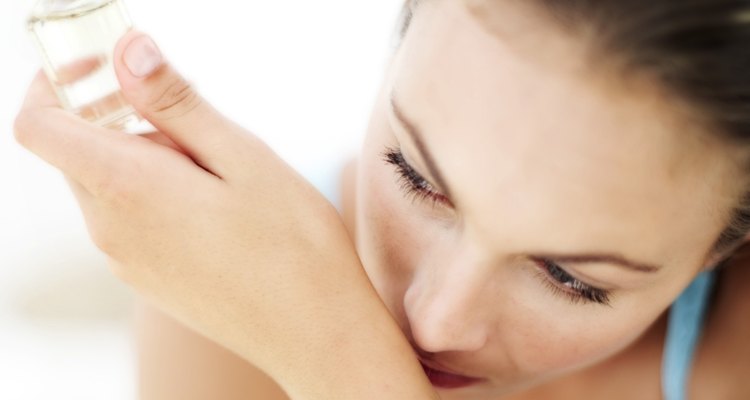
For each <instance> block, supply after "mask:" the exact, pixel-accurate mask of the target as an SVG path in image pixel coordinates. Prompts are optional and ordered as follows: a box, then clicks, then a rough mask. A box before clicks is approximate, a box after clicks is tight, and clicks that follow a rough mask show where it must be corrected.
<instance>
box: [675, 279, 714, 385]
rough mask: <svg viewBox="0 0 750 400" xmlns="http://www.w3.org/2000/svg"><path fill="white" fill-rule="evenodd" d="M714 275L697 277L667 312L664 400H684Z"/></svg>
mask: <svg viewBox="0 0 750 400" xmlns="http://www.w3.org/2000/svg"><path fill="white" fill-rule="evenodd" d="M716 274H717V272H716V271H715V270H710V271H705V272H702V273H701V274H700V275H698V276H697V277H696V278H695V280H693V282H692V283H691V284H690V285H689V286H688V287H687V288H686V289H685V290H684V291H683V292H682V294H680V296H679V297H678V298H677V300H675V302H674V303H673V304H672V307H671V308H670V310H669V317H668V324H667V335H666V339H665V343H664V353H663V355H662V376H661V383H662V391H663V398H664V400H687V390H688V386H689V382H690V372H691V369H692V364H693V357H694V356H695V351H696V348H697V347H698V343H699V341H700V337H701V333H702V332H703V323H704V320H705V317H706V313H707V311H708V308H709V307H708V306H709V304H710V301H711V293H712V291H713V290H712V289H713V286H714V283H715V281H716Z"/></svg>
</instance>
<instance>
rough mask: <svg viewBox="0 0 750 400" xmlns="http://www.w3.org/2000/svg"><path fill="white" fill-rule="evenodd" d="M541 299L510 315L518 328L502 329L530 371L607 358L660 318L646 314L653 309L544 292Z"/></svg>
mask: <svg viewBox="0 0 750 400" xmlns="http://www.w3.org/2000/svg"><path fill="white" fill-rule="evenodd" d="M535 297H536V300H531V301H532V302H533V303H531V304H530V303H528V302H529V300H528V299H527V300H526V307H519V308H518V309H517V311H516V312H513V313H508V314H506V322H507V323H508V326H515V327H516V329H512V328H510V329H502V330H500V331H499V332H498V334H499V338H498V340H500V341H502V342H503V347H504V348H505V349H507V350H508V351H509V353H510V357H511V359H513V360H515V364H516V367H517V368H518V369H519V370H521V371H523V373H524V374H527V375H536V376H540V375H547V374H548V375H557V374H560V373H564V372H569V371H572V370H575V369H578V368H582V367H586V366H589V365H593V364H595V363H597V362H600V361H603V360H605V359H607V358H609V357H611V356H612V355H614V354H616V353H618V352H619V351H621V350H623V349H624V348H626V347H627V346H628V345H630V344H632V343H633V342H635V341H636V340H637V339H638V338H639V337H641V335H642V334H643V332H644V331H646V330H647V329H648V328H649V327H650V326H651V325H652V323H653V321H654V319H656V317H654V318H644V317H643V314H644V313H647V314H653V313H649V312H648V311H647V310H642V311H643V312H641V313H639V312H636V310H631V311H627V310H611V309H601V310H600V309H597V308H596V307H598V306H596V307H594V306H592V307H588V306H582V305H569V304H566V303H564V302H561V301H560V300H557V299H554V298H550V297H549V296H548V295H547V294H544V293H541V294H539V293H536V295H535ZM509 314H510V315H514V317H512V318H507V317H508V315H509ZM657 315H658V314H657Z"/></svg>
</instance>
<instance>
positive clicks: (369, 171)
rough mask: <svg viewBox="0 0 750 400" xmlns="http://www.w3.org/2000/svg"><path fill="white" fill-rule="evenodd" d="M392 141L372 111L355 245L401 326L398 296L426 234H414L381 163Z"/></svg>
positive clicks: (415, 229) (415, 227)
mask: <svg viewBox="0 0 750 400" xmlns="http://www.w3.org/2000/svg"><path fill="white" fill-rule="evenodd" d="M381 121H382V123H380V122H381ZM394 143H395V139H394V138H393V136H392V134H391V133H390V130H389V129H388V127H387V123H386V122H385V121H384V119H377V115H376V116H375V118H374V120H373V122H372V123H371V126H370V130H369V132H368V135H367V138H366V141H365V144H364V147H363V151H362V154H361V156H360V160H359V162H360V164H359V171H358V173H359V175H358V177H357V206H356V209H357V223H356V227H357V232H356V245H357V252H358V253H359V256H360V259H361V261H362V264H363V266H364V268H365V270H366V272H367V274H368V276H369V278H370V281H371V282H372V284H373V286H374V287H375V289H376V290H377V292H378V294H379V295H380V297H381V299H382V300H383V301H384V302H385V303H386V305H387V306H388V308H389V309H390V311H391V313H392V314H393V315H394V316H395V317H397V320H398V321H399V323H400V324H401V325H402V327H403V326H404V324H405V315H404V312H403V295H404V293H405V291H406V289H407V288H408V287H409V285H410V283H411V281H412V277H413V273H414V270H413V268H414V266H416V265H418V263H419V258H420V257H421V256H422V255H423V254H424V252H425V245H426V244H427V243H430V242H431V238H429V237H427V235H424V233H423V232H420V229H419V228H418V224H417V221H415V217H414V216H413V215H412V214H411V213H410V212H409V207H411V204H410V201H409V200H406V199H405V198H404V196H403V195H402V193H401V191H400V188H399V186H398V185H399V184H398V183H397V181H396V179H397V178H396V175H395V172H394V170H393V168H392V167H391V166H390V165H388V164H386V163H385V162H384V161H383V157H382V152H383V151H384V150H385V148H386V147H393V146H394Z"/></svg>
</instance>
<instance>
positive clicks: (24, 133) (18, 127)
mask: <svg viewBox="0 0 750 400" xmlns="http://www.w3.org/2000/svg"><path fill="white" fill-rule="evenodd" d="M38 117H39V116H38V115H36V113H34V112H33V111H31V110H21V112H19V113H18V115H17V116H16V119H15V120H14V121H13V137H14V138H15V140H16V142H18V143H19V144H20V145H22V146H24V147H29V144H30V142H31V135H32V132H33V131H34V129H35V128H34V127H35V126H36V121H37V120H38Z"/></svg>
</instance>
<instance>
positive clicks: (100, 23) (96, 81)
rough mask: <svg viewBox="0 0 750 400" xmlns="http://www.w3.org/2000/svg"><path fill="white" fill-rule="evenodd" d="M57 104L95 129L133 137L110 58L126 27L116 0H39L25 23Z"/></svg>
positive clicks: (132, 117) (133, 116) (134, 120)
mask: <svg viewBox="0 0 750 400" xmlns="http://www.w3.org/2000/svg"><path fill="white" fill-rule="evenodd" d="M27 26H28V29H29V31H30V32H31V35H32V37H33V38H34V41H35V42H36V44H37V47H38V49H39V50H40V52H41V54H42V61H43V69H44V71H45V73H46V75H47V77H48V78H49V81H50V83H52V86H53V87H54V89H55V92H56V94H57V97H58V98H59V99H60V103H61V105H62V106H63V107H64V108H65V109H67V110H70V111H72V112H74V113H76V114H78V115H80V116H81V117H83V118H85V119H87V120H90V121H92V122H94V123H95V124H98V125H101V126H104V127H107V128H112V129H118V130H122V131H126V132H131V133H137V131H138V130H139V129H141V128H142V119H141V117H140V116H139V115H138V113H137V112H136V111H135V110H134V109H133V107H132V106H131V105H129V104H128V102H127V101H126V100H125V98H124V97H123V96H122V93H121V91H120V85H119V82H118V81H117V77H116V75H115V70H114V65H113V63H112V57H113V53H114V48H115V45H116V44H117V41H118V39H120V37H122V36H123V35H124V34H125V33H126V32H127V31H128V30H129V29H130V28H131V27H132V23H131V21H130V17H129V16H128V13H127V10H126V9H125V5H124V4H123V2H122V0H39V1H38V2H37V4H36V5H35V7H34V8H33V10H32V13H31V16H30V17H29V19H28V23H27Z"/></svg>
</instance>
